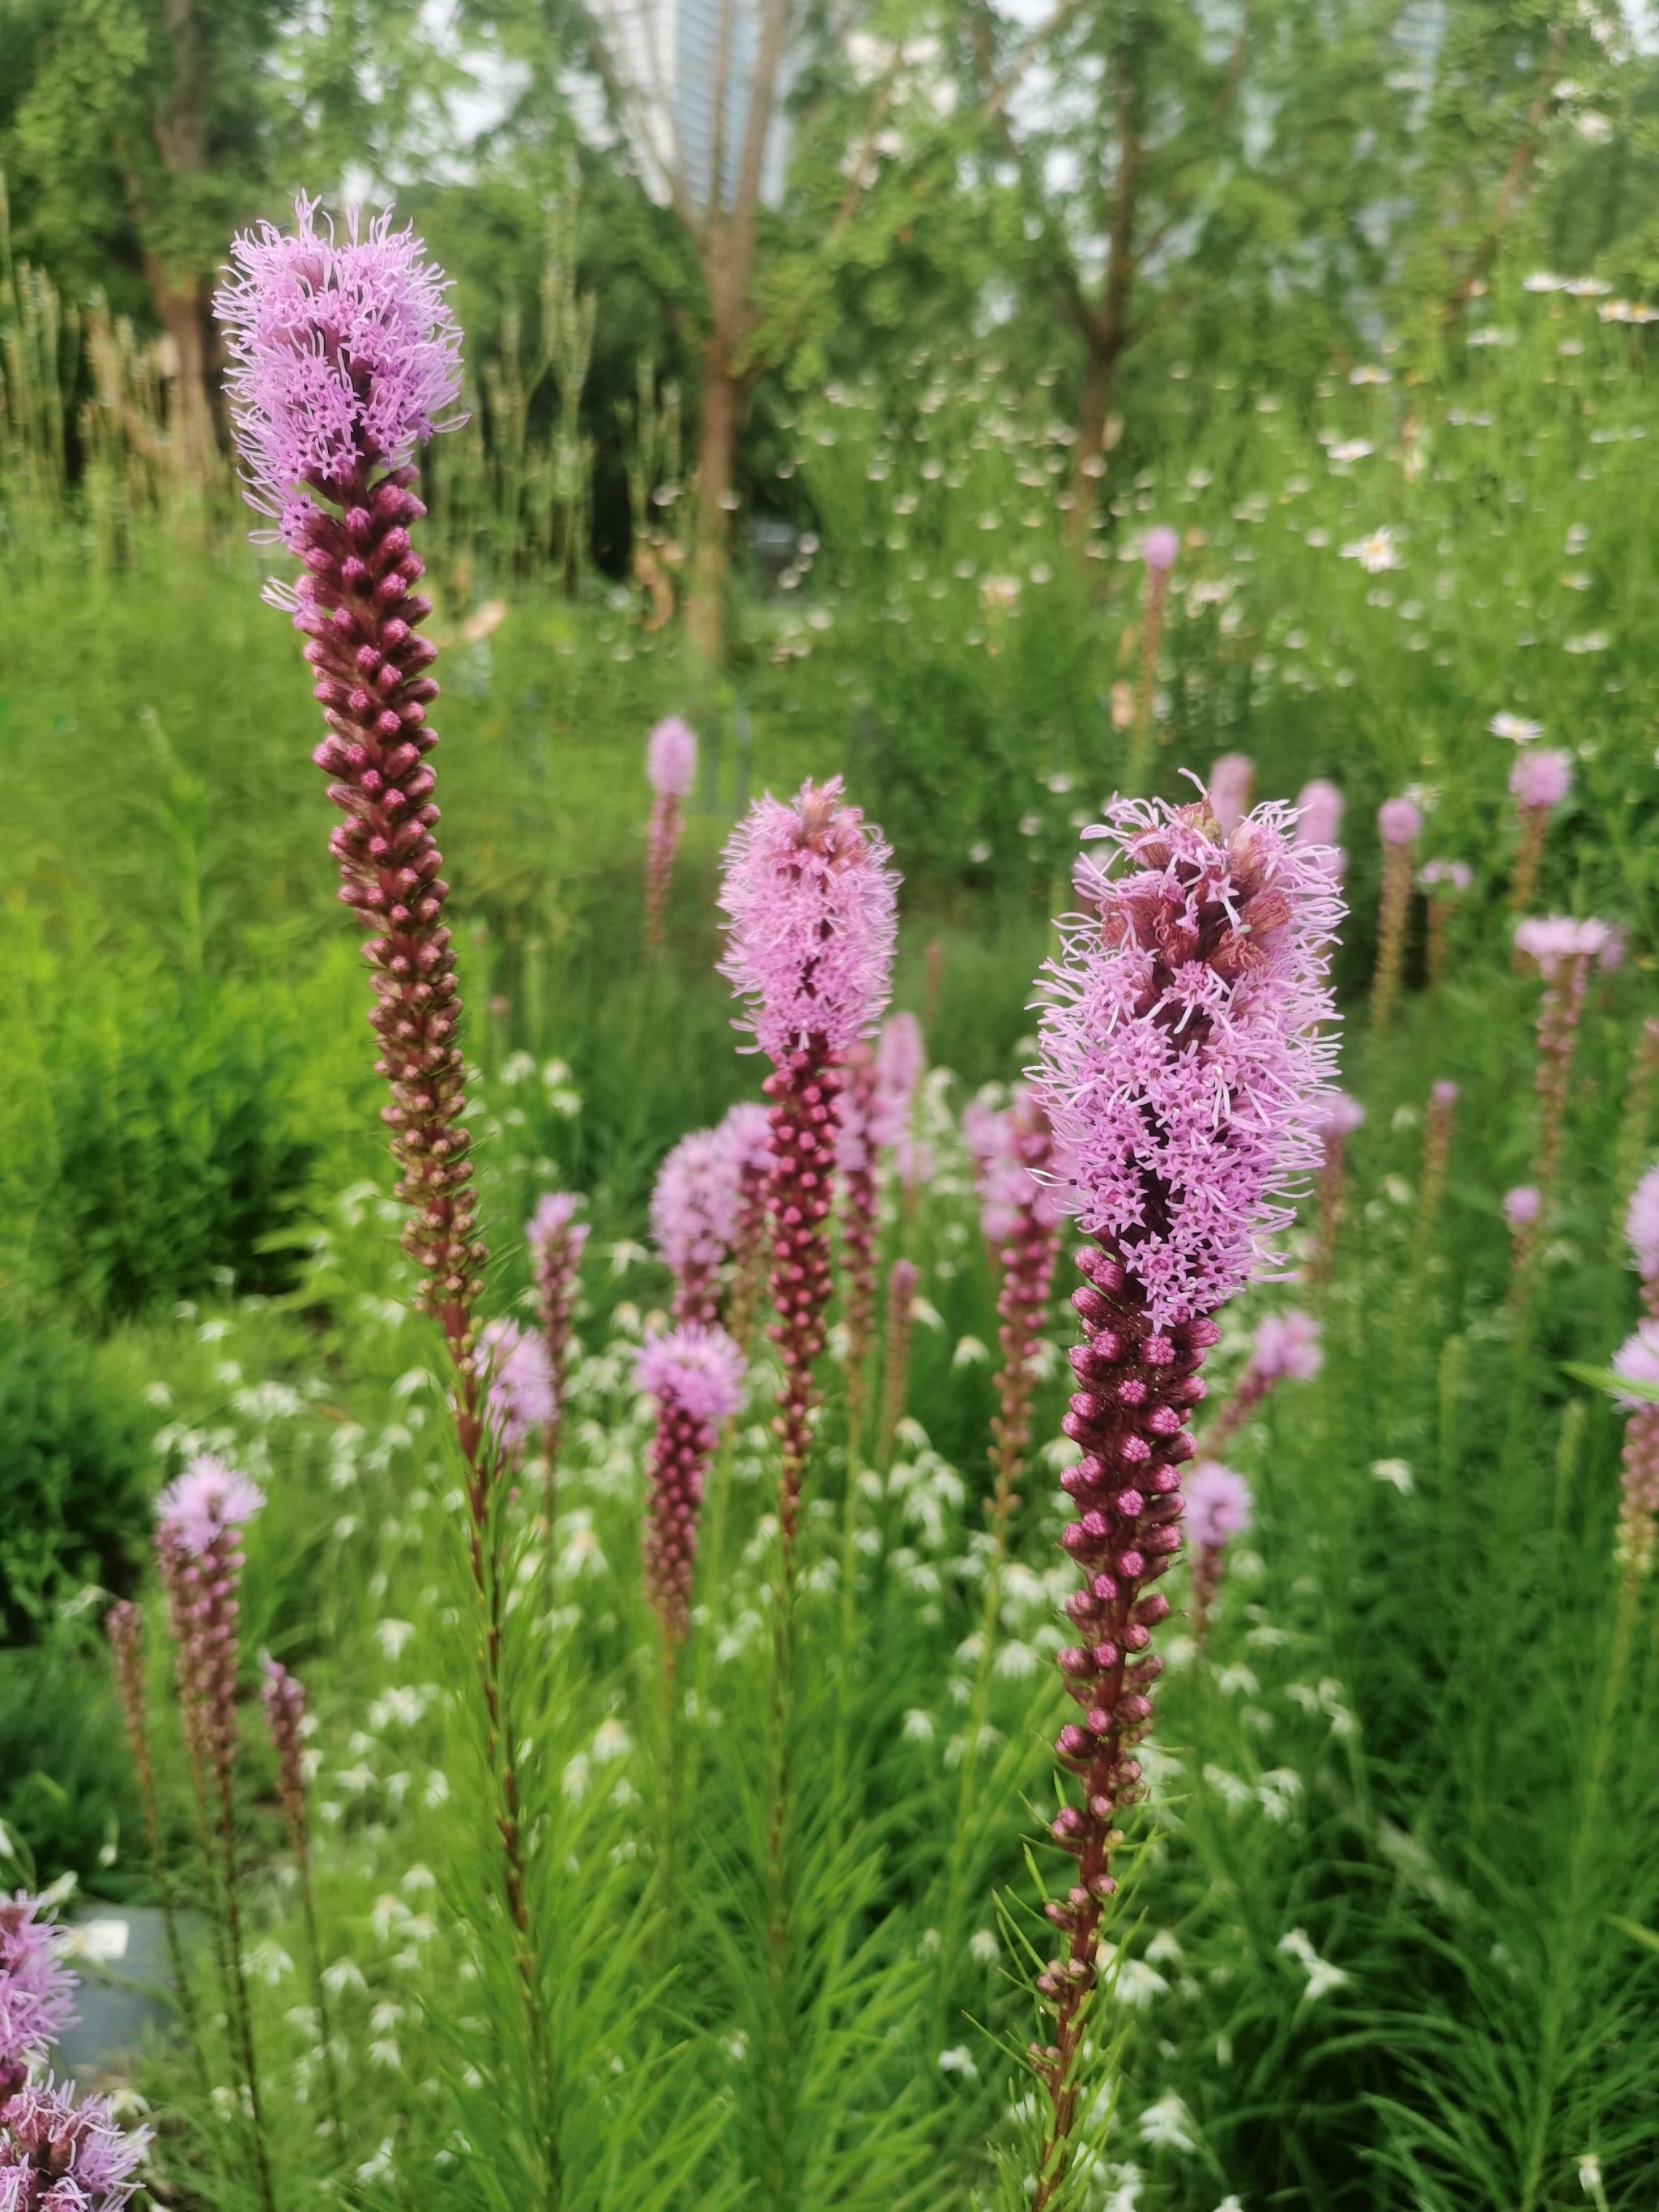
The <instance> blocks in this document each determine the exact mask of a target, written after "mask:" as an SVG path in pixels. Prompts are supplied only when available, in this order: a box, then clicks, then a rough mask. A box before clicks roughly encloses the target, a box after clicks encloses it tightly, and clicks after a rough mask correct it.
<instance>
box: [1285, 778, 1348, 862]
mask: <svg viewBox="0 0 1659 2212" xmlns="http://www.w3.org/2000/svg"><path fill="white" fill-rule="evenodd" d="M1341 829H1342V793H1340V791H1339V790H1338V789H1337V787H1336V786H1335V785H1334V783H1328V782H1327V781H1326V780H1325V778H1324V777H1323V776H1322V775H1316V777H1315V778H1314V780H1313V781H1312V782H1311V783H1304V785H1303V787H1302V788H1301V790H1300V791H1299V792H1298V793H1297V800H1296V842H1297V844H1298V845H1334V844H1335V842H1336V841H1337V838H1338V836H1339V835H1340V831H1341Z"/></svg>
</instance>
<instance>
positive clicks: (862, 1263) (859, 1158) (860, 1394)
mask: <svg viewBox="0 0 1659 2212" xmlns="http://www.w3.org/2000/svg"><path fill="white" fill-rule="evenodd" d="M838 1110H839V1115H840V1120H839V1123H838V1126H837V1127H836V1174H837V1176H838V1177H839V1179H840V1184H841V1270H842V1329H843V1331H844V1333H845V1335H846V1340H847V1350H846V1367H847V1441H848V1450H849V1451H850V1452H851V1453H852V1454H853V1455H854V1461H856V1458H857V1455H858V1450H859V1444H860V1437H861V1436H862V1433H863V1428H864V1394H865V1367H866V1360H867V1358H868V1354H869V1350H870V1339H871V1333H872V1330H873V1328H874V1327H875V1319H876V1229H877V1223H876V1200H877V1188H876V1146H877V1142H878V1139H877V1134H876V1116H877V1111H878V1089H877V1073H876V1055H875V1054H874V1052H873V1051H872V1048H871V1047H870V1046H869V1045H868V1044H866V1043H859V1044H855V1045H854V1047H853V1048H852V1049H851V1051H850V1052H849V1053H848V1055H847V1063H846V1081H845V1084H844V1086H843V1088H842V1094H841V1098H840V1102H839V1109H838ZM851 1489H852V1486H851V1484H849V1486H848V1492H849V1495H850V1494H851Z"/></svg>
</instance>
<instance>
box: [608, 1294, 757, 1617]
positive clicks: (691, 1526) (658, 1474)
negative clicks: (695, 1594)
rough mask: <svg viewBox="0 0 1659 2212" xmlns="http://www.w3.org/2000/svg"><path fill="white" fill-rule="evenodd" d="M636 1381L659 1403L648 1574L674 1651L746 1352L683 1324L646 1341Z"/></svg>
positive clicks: (719, 1331)
mask: <svg viewBox="0 0 1659 2212" xmlns="http://www.w3.org/2000/svg"><path fill="white" fill-rule="evenodd" d="M635 1380H636V1381H637V1383H639V1386H640V1388H641V1390H645V1391H648V1392H649V1393H650V1395H651V1396H652V1397H653V1398H654V1399H655V1400H656V1401H657V1430H656V1436H655V1437H654V1439H653V1443H652V1448H651V1496H650V1502H649V1505H648V1509H647V1516H648V1517H647V1523H646V1533H645V1579H646V1587H647V1590H648V1591H649V1592H650V1595H651V1603H652V1606H653V1608H654V1610H655V1612H656V1615H657V1619H658V1620H659V1622H660V1623H661V1626H662V1632H663V1637H664V1640H665V1644H666V1645H667V1646H668V1647H669V1648H670V1649H671V1648H672V1646H673V1645H674V1644H678V1642H679V1641H680V1639H681V1638H683V1637H684V1634H685V1632H686V1631H687V1629H688V1628H689V1627H690V1619H691V1614H690V1607H691V1573H692V1568H693V1566H694V1565H695V1564H696V1550H697V1522H698V1518H699V1516H700V1514H701V1512H702V1492H703V1483H704V1481H705V1480H706V1478H707V1476H708V1465H709V1462H710V1461H711V1460H712V1459H713V1457H714V1447H715V1445H716V1443H718V1442H719V1439H720V1425H721V1423H722V1422H723V1421H726V1420H728V1419H730V1418H731V1416H732V1414H733V1413H736V1412H737V1411H738V1408H739V1407H741V1406H742V1404H743V1390H744V1359H743V1354H742V1352H740V1351H739V1350H738V1347H737V1346H736V1345H735V1344H734V1343H733V1342H732V1340H731V1338H730V1337H729V1336H728V1335H727V1334H726V1331H725V1330H724V1329H723V1328H677V1329H675V1330H673V1331H672V1332H671V1334H669V1335H667V1336H659V1337H653V1339H652V1340H651V1341H650V1342H649V1343H647V1345H646V1346H644V1348H643V1349H642V1351H641V1353H640V1357H639V1363H638V1365H637V1367H636V1368H635Z"/></svg>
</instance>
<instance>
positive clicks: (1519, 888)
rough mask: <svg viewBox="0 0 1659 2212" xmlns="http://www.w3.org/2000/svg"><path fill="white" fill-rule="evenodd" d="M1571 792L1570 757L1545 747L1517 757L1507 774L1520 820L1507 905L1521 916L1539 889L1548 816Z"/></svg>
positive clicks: (1569, 754)
mask: <svg viewBox="0 0 1659 2212" xmlns="http://www.w3.org/2000/svg"><path fill="white" fill-rule="evenodd" d="M1571 789H1572V755H1571V753H1565V752H1554V751H1552V750H1549V748H1548V747H1547V746H1540V747H1539V749H1538V750H1536V751H1535V752H1534V751H1528V752H1523V753H1521V754H1520V755H1518V756H1517V757H1516V763H1515V766H1514V767H1513V768H1512V769H1510V797H1511V798H1512V799H1514V801H1515V806H1516V815H1517V816H1518V817H1519V820H1520V825H1521V841H1520V843H1519V845H1518V846H1517V848H1516V855H1515V873H1514V876H1513V877H1512V878H1511V880H1510V905H1511V907H1513V908H1514V909H1515V911H1516V913H1517V914H1524V913H1525V912H1526V910H1527V908H1528V907H1529V906H1530V905H1531V904H1532V900H1533V893H1534V891H1535V890H1537V888H1538V869H1539V864H1540V862H1541V860H1543V857H1544V839H1545V836H1546V834H1547V831H1548V829H1549V820H1550V816H1551V815H1552V814H1553V812H1554V811H1555V809H1556V808H1557V807H1558V806H1559V805H1560V804H1561V802H1562V801H1563V799H1565V798H1566V796H1567V794H1568V793H1569V792H1570V791H1571Z"/></svg>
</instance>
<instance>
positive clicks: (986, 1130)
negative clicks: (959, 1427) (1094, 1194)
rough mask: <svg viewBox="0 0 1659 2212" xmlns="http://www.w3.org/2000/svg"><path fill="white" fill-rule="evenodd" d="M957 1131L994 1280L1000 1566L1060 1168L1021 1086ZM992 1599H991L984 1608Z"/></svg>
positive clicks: (1029, 1094)
mask: <svg viewBox="0 0 1659 2212" xmlns="http://www.w3.org/2000/svg"><path fill="white" fill-rule="evenodd" d="M962 1128H963V1136H964V1137H965V1138H966V1139H967V1141H968V1149H969V1152H971V1153H972V1154H973V1156H974V1167H975V1185H976V1187H977V1189H978V1193H979V1201H980V1206H979V1218H980V1226H981V1229H982V1230H983V1231H984V1232H985V1242H986V1245H987V1249H989V1250H990V1252H991V1254H992V1255H993V1259H994V1265H995V1268H996V1276H997V1344H998V1347H999V1349H1000V1352H1001V1355H1002V1364H1001V1365H1000V1368H999V1370H998V1371H997V1411H996V1413H995V1414H994V1416H993V1417H992V1421H991V1464H992V1468H993V1482H992V1490H991V1498H990V1502H989V1504H988V1506H987V1515H988V1518H989V1522H990V1527H991V1534H992V1539H993V1543H994V1557H995V1559H997V1560H998V1561H1000V1559H1001V1558H1002V1556H1003V1553H1005V1551H1006V1548H1007V1543H1008V1532H1009V1524H1010V1522H1011V1521H1012V1516H1013V1514H1014V1512H1015V1510H1016V1509H1017V1508H1018V1504H1019V1483H1020V1478H1021V1475H1022V1474H1023V1473H1024V1467H1025V1455H1026V1453H1027V1451H1028V1450H1029V1449H1030V1442H1031V1391H1032V1386H1033V1383H1034V1382H1035V1380H1036V1375H1035V1367H1034V1358H1035V1354H1036V1348H1037V1346H1038V1344H1039V1343H1040V1341H1041V1340H1042V1329H1043V1324H1044V1322H1046V1321H1047V1319H1048V1299H1049V1294H1050V1291H1051V1289H1052V1286H1053V1283H1054V1261H1055V1260H1056V1258H1057V1257H1058V1256H1059V1252H1060V1223H1061V1222H1062V1221H1063V1220H1064V1219H1065V1200H1064V1198H1063V1196H1062V1195H1061V1194H1060V1190H1059V1189H1058V1188H1057V1187H1056V1186H1057V1185H1058V1183H1059V1182H1060V1180H1061V1179H1062V1177H1063V1174H1064V1168H1063V1164H1061V1163H1060V1162H1058V1161H1057V1159H1056V1156H1055V1152H1054V1132H1053V1130H1052V1129H1051V1128H1050V1127H1049V1125H1048V1115H1047V1114H1046V1113H1045V1112H1044V1110H1043V1108H1042V1101H1041V1100H1040V1099H1039V1098H1038V1097H1036V1095H1035V1093H1034V1092H1033V1091H1031V1090H1030V1087H1029V1086H1028V1085H1024V1084H1022V1085H1017V1086H1016V1088H1015V1091H1014V1094H1013V1097H1012V1098H1011V1099H1010V1101H1009V1103H1008V1104H1007V1106H1006V1107H1005V1108H1004V1109H1002V1110H1001V1111H1000V1112H997V1111H994V1109H991V1108H990V1107H988V1106H986V1105H985V1104H983V1103H981V1101H979V1100H975V1101H974V1102H973V1103H971V1104H970V1105H969V1108H968V1109H967V1111H966V1112H965V1113H964V1114H963V1117H962ZM993 1583H994V1577H993ZM992 1595H994V1590H993V1592H992ZM990 1602H991V1600H990V1598H989V1597H987V1609H988V1607H989V1604H990Z"/></svg>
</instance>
